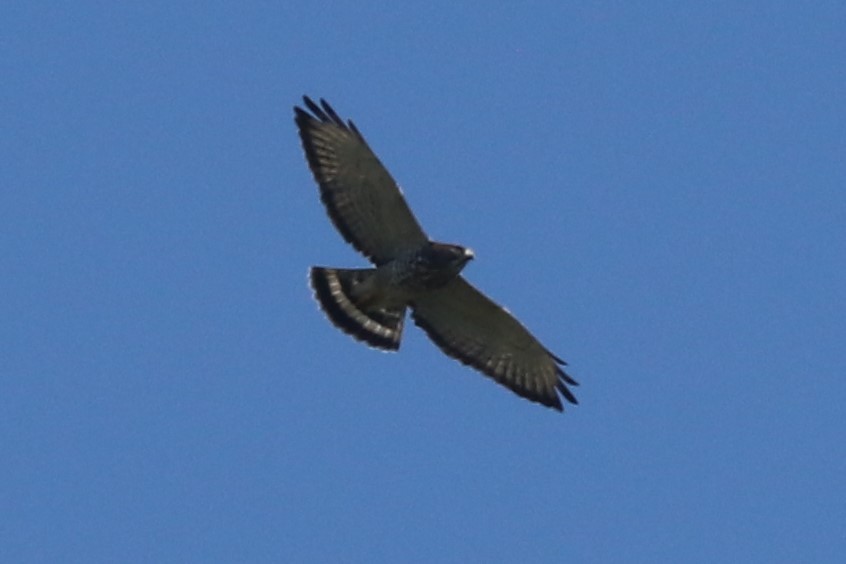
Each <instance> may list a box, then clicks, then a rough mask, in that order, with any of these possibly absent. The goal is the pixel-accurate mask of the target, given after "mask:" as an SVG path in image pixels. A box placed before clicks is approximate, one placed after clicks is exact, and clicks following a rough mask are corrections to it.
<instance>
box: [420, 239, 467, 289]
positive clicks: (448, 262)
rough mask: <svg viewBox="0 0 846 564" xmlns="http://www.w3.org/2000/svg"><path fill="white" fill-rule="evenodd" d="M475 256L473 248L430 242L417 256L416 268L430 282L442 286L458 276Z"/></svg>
mask: <svg viewBox="0 0 846 564" xmlns="http://www.w3.org/2000/svg"><path fill="white" fill-rule="evenodd" d="M473 256H474V255H473V251H472V250H471V249H468V248H466V247H462V246H460V245H449V244H447V243H428V244H427V245H426V246H425V247H424V248H423V249H421V251H420V252H419V253H418V255H417V257H416V260H415V262H416V269H417V271H418V274H419V275H420V276H421V277H422V278H423V279H426V280H428V284H430V285H433V286H440V285H441V284H445V283H446V282H448V281H449V280H451V279H452V278H454V277H455V276H457V275H458V273H459V272H461V269H463V268H464V266H465V265H466V264H467V263H468V262H469V261H471V260H473Z"/></svg>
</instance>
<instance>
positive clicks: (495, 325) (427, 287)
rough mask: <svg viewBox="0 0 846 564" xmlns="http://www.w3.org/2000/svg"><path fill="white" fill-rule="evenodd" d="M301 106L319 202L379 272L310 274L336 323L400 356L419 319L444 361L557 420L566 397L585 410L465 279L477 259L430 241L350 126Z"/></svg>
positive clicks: (323, 105) (327, 112)
mask: <svg viewBox="0 0 846 564" xmlns="http://www.w3.org/2000/svg"><path fill="white" fill-rule="evenodd" d="M303 102H304V105H305V109H303V108H300V107H298V106H295V107H294V114H295V116H294V121H295V122H296V124H297V128H298V129H299V134H300V139H301V140H302V144H303V149H304V150H305V156H306V160H307V161H308V164H309V167H310V168H311V172H312V173H313V174H314V179H315V180H316V181H317V184H318V186H319V187H320V199H321V200H322V201H323V204H324V205H325V206H326V210H327V212H328V214H329V217H330V219H331V220H332V223H334V225H335V227H336V228H337V229H338V231H340V233H341V235H342V236H343V237H344V239H346V241H347V242H349V243H350V244H351V245H352V246H353V247H355V249H356V250H358V251H359V252H360V253H361V254H363V255H364V256H365V257H367V258H368V259H369V260H370V262H371V263H373V268H356V269H349V268H327V267H318V266H315V267H312V268H311V270H310V272H309V279H310V282H311V287H312V289H313V291H314V295H315V298H316V299H317V302H318V303H319V304H320V307H321V308H322V309H323V311H324V312H325V314H326V315H327V317H328V318H329V320H330V321H331V322H332V323H334V324H335V325H336V326H337V327H338V328H339V329H341V330H342V331H344V332H346V333H348V334H350V335H351V336H352V337H354V338H355V339H358V340H360V341H363V342H365V343H367V344H368V345H370V346H372V347H376V348H379V349H382V350H386V351H396V350H398V349H399V346H400V339H401V337H402V330H403V323H404V321H405V312H406V310H407V309H411V316H412V319H413V320H414V323H415V324H416V325H418V326H419V327H421V328H422V329H423V330H424V331H425V332H426V334H427V335H428V336H429V338H430V339H431V340H432V341H434V342H435V344H436V345H437V346H438V347H440V348H441V350H443V352H445V353H446V354H447V355H449V356H451V357H453V358H455V359H457V360H459V361H460V362H462V363H464V364H467V365H469V366H472V367H473V368H476V369H477V370H479V371H480V372H482V373H483V374H485V375H486V376H489V377H490V378H492V379H493V380H495V381H496V382H498V383H500V384H502V385H503V386H505V387H507V388H509V389H510V390H512V391H513V392H515V393H517V394H518V395H520V396H523V397H524V398H527V399H529V400H531V401H534V402H538V403H540V404H543V405H545V406H548V407H551V408H554V409H557V410H558V411H563V409H564V408H563V406H562V403H561V397H563V398H564V399H565V400H567V401H568V402H570V403H572V404H576V403H578V402H577V401H576V398H575V396H574V395H573V393H572V392H571V391H570V389H569V388H568V385H569V386H576V385H578V383H577V382H576V381H575V380H573V379H572V378H571V377H570V376H568V375H567V374H566V373H565V372H564V370H563V368H562V366H564V365H565V364H566V363H565V362H564V361H563V360H561V359H560V358H558V357H557V356H555V355H554V354H552V353H551V352H550V351H549V349H547V348H546V347H544V346H543V345H542V344H541V343H540V342H539V341H538V340H537V339H536V338H535V337H533V336H532V334H531V333H529V331H528V330H527V329H526V328H525V327H523V325H521V324H520V322H519V321H517V320H516V319H515V318H514V317H513V316H512V315H511V314H510V313H509V312H508V311H507V310H505V309H504V308H502V307H500V306H499V305H497V304H496V303H494V302H493V301H492V300H490V299H489V298H488V297H487V296H485V295H484V294H483V293H482V292H480V291H479V290H477V289H476V288H474V287H473V286H472V285H471V284H470V283H469V282H467V281H466V280H465V279H464V277H463V276H461V274H460V273H461V270H462V269H463V268H464V267H465V266H466V265H467V263H468V262H469V261H471V260H472V259H473V251H471V250H470V249H468V248H465V247H462V246H459V245H450V244H446V243H438V242H434V241H432V240H430V239H429V237H428V236H426V233H425V232H424V231H423V229H422V228H421V227H420V224H419V223H418V222H417V219H416V218H415V217H414V214H412V213H411V209H410V208H409V207H408V204H407V203H406V202H405V199H404V198H403V195H402V191H401V190H400V188H399V186H398V185H397V183H396V182H395V181H394V179H393V178H392V177H391V175H390V173H389V172H388V171H387V169H386V168H385V167H384V166H383V165H382V163H381V162H380V161H379V159H378V157H377V156H376V154H375V153H374V152H373V151H372V150H371V149H370V147H369V146H368V144H367V142H366V141H365V140H364V137H363V136H362V135H361V133H360V132H359V131H358V128H356V126H355V124H353V122H352V120H348V121H346V122H344V120H342V119H341V118H340V117H338V114H337V113H335V110H334V109H332V107H331V106H330V105H329V104H328V103H327V102H326V101H325V100H323V99H321V100H320V104H317V103H315V102H314V101H313V100H311V99H310V98H309V97H307V96H304V97H303ZM559 395H560V396H561V397H559Z"/></svg>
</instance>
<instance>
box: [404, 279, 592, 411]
mask: <svg viewBox="0 0 846 564" xmlns="http://www.w3.org/2000/svg"><path fill="white" fill-rule="evenodd" d="M412 307H413V308H414V313H413V317H414V322H415V323H416V324H417V325H419V326H420V327H421V328H423V330H424V331H426V333H427V334H428V335H429V338H431V339H432V340H433V341H434V342H435V344H437V345H438V346H439V347H440V348H441V350H443V351H444V352H445V353H446V354H448V355H449V356H451V357H453V358H456V359H458V360H459V361H461V362H463V363H464V364H468V365H470V366H473V367H474V368H476V369H478V370H479V371H481V372H482V373H484V374H485V375H487V376H490V377H491V378H493V379H494V380H496V381H497V382H499V383H500V384H502V385H503V386H506V387H507V388H509V389H511V390H512V391H514V392H515V393H517V394H519V395H521V396H523V397H525V398H527V399H530V400H532V401H535V402H538V403H541V404H543V405H546V406H549V407H552V408H554V409H557V410H559V411H562V410H563V406H562V404H561V399H560V398H559V397H558V394H561V396H563V397H564V399H566V400H567V401H569V402H570V403H574V404H575V403H578V402H577V401H576V398H575V396H574V395H573V393H572V392H571V391H570V390H569V389H568V388H567V385H568V384H569V385H571V386H576V385H578V383H577V382H576V381H575V380H573V379H572V378H570V376H568V375H567V374H566V373H565V372H564V370H563V369H562V368H561V366H560V365H564V364H565V363H564V361H563V360H561V359H560V358H558V357H556V356H555V355H553V354H552V353H551V352H549V350H547V349H546V348H545V347H544V346H543V345H542V344H541V343H540V342H539V341H538V340H537V339H536V338H535V337H533V336H532V334H531V333H529V331H528V330H527V329H526V328H525V327H523V325H522V324H520V322H519V321H517V320H516V319H515V318H514V317H513V316H512V315H511V314H510V313H508V311H506V310H505V309H504V308H502V307H501V306H499V305H497V304H496V303H494V302H493V301H491V300H490V299H489V298H488V297H487V296H485V295H484V294H482V293H481V292H480V291H478V290H477V289H476V288H474V287H473V286H471V285H470V284H469V283H468V282H467V281H466V280H465V279H464V278H463V277H461V276H458V277H456V278H455V279H453V280H452V281H451V282H449V283H448V284H447V285H446V286H444V287H443V288H440V289H438V290H434V291H430V292H426V293H425V294H423V295H421V296H419V298H418V299H416V300H415V301H414V302H413V303H412Z"/></svg>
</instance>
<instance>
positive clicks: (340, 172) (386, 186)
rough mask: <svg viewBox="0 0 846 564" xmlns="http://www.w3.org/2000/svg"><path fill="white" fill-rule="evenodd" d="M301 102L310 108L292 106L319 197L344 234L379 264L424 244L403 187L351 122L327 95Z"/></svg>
mask: <svg viewBox="0 0 846 564" xmlns="http://www.w3.org/2000/svg"><path fill="white" fill-rule="evenodd" d="M303 102H304V103H305V105H306V107H307V108H308V110H309V111H310V112H311V113H309V112H307V111H306V110H304V109H302V108H299V107H294V113H295V118H294V120H295V121H296V123H297V127H298V128H299V131H300V138H301V139H302V142H303V149H305V154H306V158H307V160H308V164H309V167H310V168H311V171H312V173H313V174H314V178H315V180H316V181H317V184H318V185H319V186H320V199H321V200H322V201H323V203H324V205H325V206H326V209H327V211H328V212H329V217H330V218H331V219H332V222H333V223H334V224H335V227H336V228H337V229H338V231H340V232H341V235H343V236H344V239H346V240H347V241H348V242H349V243H351V244H352V245H353V246H354V247H355V248H356V249H357V250H358V251H359V252H361V253H362V254H363V255H365V256H366V257H367V258H369V259H370V260H371V261H373V263H374V264H376V265H377V266H378V265H381V264H384V263H386V262H389V261H391V260H393V259H394V258H396V257H398V256H399V255H400V254H402V253H404V252H407V251H409V250H413V249H416V248H418V247H420V246H421V245H422V244H424V243H425V242H426V241H427V240H428V237H426V234H425V233H424V232H423V229H422V228H421V227H420V225H419V224H418V223H417V219H415V217H414V214H412V213H411V209H410V208H409V207H408V204H407V203H406V202H405V199H404V198H403V195H402V191H401V190H400V188H399V186H398V185H397V183H396V182H394V179H393V178H391V175H390V173H389V172H388V171H387V169H385V167H384V166H382V163H381V162H379V159H378V157H376V155H375V154H374V153H373V151H372V150H371V149H370V147H369V146H368V145H367V142H366V141H365V140H364V137H362V135H361V133H359V132H358V129H356V127H355V125H354V124H353V122H352V121H348V122H347V123H344V121H343V120H342V119H341V118H340V117H338V114H336V113H335V110H333V109H332V107H331V106H330V105H329V104H327V103H326V101H325V100H320V105H319V106H318V105H317V104H316V103H315V102H313V101H312V100H311V99H310V98H309V97H307V96H305V97H303Z"/></svg>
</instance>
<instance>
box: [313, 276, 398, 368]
mask: <svg viewBox="0 0 846 564" xmlns="http://www.w3.org/2000/svg"><path fill="white" fill-rule="evenodd" d="M375 274H376V269H375V268H355V269H352V268H350V269H347V268H322V267H319V266H314V267H312V268H311V272H310V273H309V279H310V281H311V287H312V289H313V290H314V296H315V298H317V301H318V303H319V304H320V307H321V309H323V311H324V312H325V313H326V315H327V317H329V320H330V321H331V322H332V323H334V324H335V326H336V327H338V329H340V330H341V331H343V332H345V333H347V334H349V335H351V336H352V337H354V338H355V339H358V340H359V341H364V342H365V343H367V344H369V345H370V346H372V347H376V348H379V349H384V350H389V351H395V350H398V349H399V345H400V339H401V338H402V326H403V321H404V320H405V306H401V307H399V308H384V307H368V306H367V305H366V303H365V302H366V300H367V298H368V297H370V298H372V297H373V296H367V293H366V291H363V288H365V287H366V286H367V282H368V281H370V280H372V277H373V276H375Z"/></svg>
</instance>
